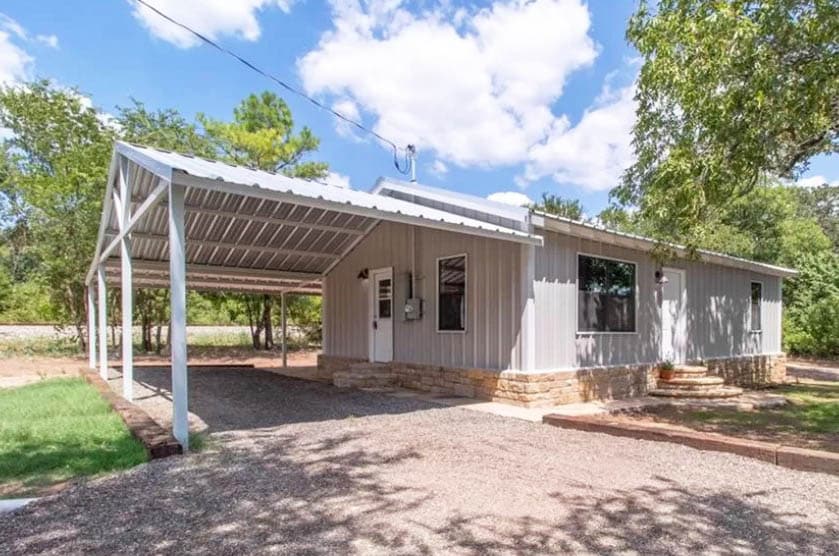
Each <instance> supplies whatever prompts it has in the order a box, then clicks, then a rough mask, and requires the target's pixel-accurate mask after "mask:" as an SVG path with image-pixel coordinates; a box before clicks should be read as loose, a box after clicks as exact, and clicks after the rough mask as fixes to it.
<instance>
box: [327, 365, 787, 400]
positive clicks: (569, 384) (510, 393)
mask: <svg viewBox="0 0 839 556" xmlns="http://www.w3.org/2000/svg"><path fill="white" fill-rule="evenodd" d="M705 363H706V364H707V365H708V367H709V369H710V370H711V372H712V373H714V374H717V375H720V376H722V377H723V378H725V382H726V384H736V385H739V386H747V387H756V386H765V385H767V384H770V383H773V382H782V381H783V380H784V377H785V376H786V367H785V358H784V356H783V355H781V356H766V355H760V356H748V357H734V358H726V359H721V358H720V359H710V360H708V361H706V362H705ZM317 377H318V378H319V379H321V380H330V377H331V382H332V383H333V384H334V385H335V386H339V387H344V388H346V387H355V388H387V387H401V388H410V389H413V390H421V391H424V392H429V393H432V394H436V395H441V396H463V397H468V398H476V399H481V400H489V401H496V402H503V403H509V404H514V405H520V406H525V407H539V406H551V405H559V404H566V403H575V402H585V401H593V400H610V399H620V398H629V397H633V396H641V395H644V394H646V393H647V391H648V390H650V389H653V388H655V387H656V380H657V378H658V370H657V369H656V367H655V366H654V365H625V366H615V367H592V368H584V369H576V370H572V371H547V372H544V371H540V372H534V373H526V372H521V371H495V370H490V369H461V368H450V367H440V366H433V365H420V364H416V363H400V362H391V363H370V362H368V361H365V360H362V359H353V358H347V357H336V356H330V355H320V356H318V375H317Z"/></svg>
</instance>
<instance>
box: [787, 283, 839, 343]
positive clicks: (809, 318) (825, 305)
mask: <svg viewBox="0 0 839 556" xmlns="http://www.w3.org/2000/svg"><path fill="white" fill-rule="evenodd" d="M797 309H798V310H797V311H796V312H795V313H793V316H795V317H797V318H794V319H793V318H785V319H784V334H785V341H786V344H787V350H788V351H790V352H792V353H799V354H807V355H818V356H834V355H839V295H836V294H834V295H831V296H829V297H825V298H823V299H821V300H819V301H817V302H815V303H813V304H812V305H810V306H808V307H801V308H797Z"/></svg>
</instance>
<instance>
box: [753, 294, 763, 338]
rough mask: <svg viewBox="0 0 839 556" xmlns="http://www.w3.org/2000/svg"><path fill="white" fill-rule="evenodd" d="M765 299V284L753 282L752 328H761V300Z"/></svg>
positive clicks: (755, 329) (756, 329)
mask: <svg viewBox="0 0 839 556" xmlns="http://www.w3.org/2000/svg"><path fill="white" fill-rule="evenodd" d="M761 299H763V284H761V283H760V282H752V312H751V317H752V326H751V328H752V330H754V331H758V330H760V301H761Z"/></svg>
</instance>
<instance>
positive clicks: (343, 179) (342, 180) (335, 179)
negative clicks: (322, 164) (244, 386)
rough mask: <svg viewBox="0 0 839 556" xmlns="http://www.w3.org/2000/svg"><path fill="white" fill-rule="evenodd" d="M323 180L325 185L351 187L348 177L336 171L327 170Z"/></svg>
mask: <svg viewBox="0 0 839 556" xmlns="http://www.w3.org/2000/svg"><path fill="white" fill-rule="evenodd" d="M323 182H324V183H325V184H327V185H334V186H335V187H340V188H343V189H352V187H351V186H350V177H349V176H345V175H343V174H339V173H338V172H329V174H327V175H326V178H324V180H323Z"/></svg>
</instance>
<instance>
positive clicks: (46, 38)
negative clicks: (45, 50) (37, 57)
mask: <svg viewBox="0 0 839 556" xmlns="http://www.w3.org/2000/svg"><path fill="white" fill-rule="evenodd" d="M35 40H36V41H38V42H39V43H41V44H43V45H46V46H48V47H50V48H54V49H56V50H58V37H56V36H55V35H35Z"/></svg>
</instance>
